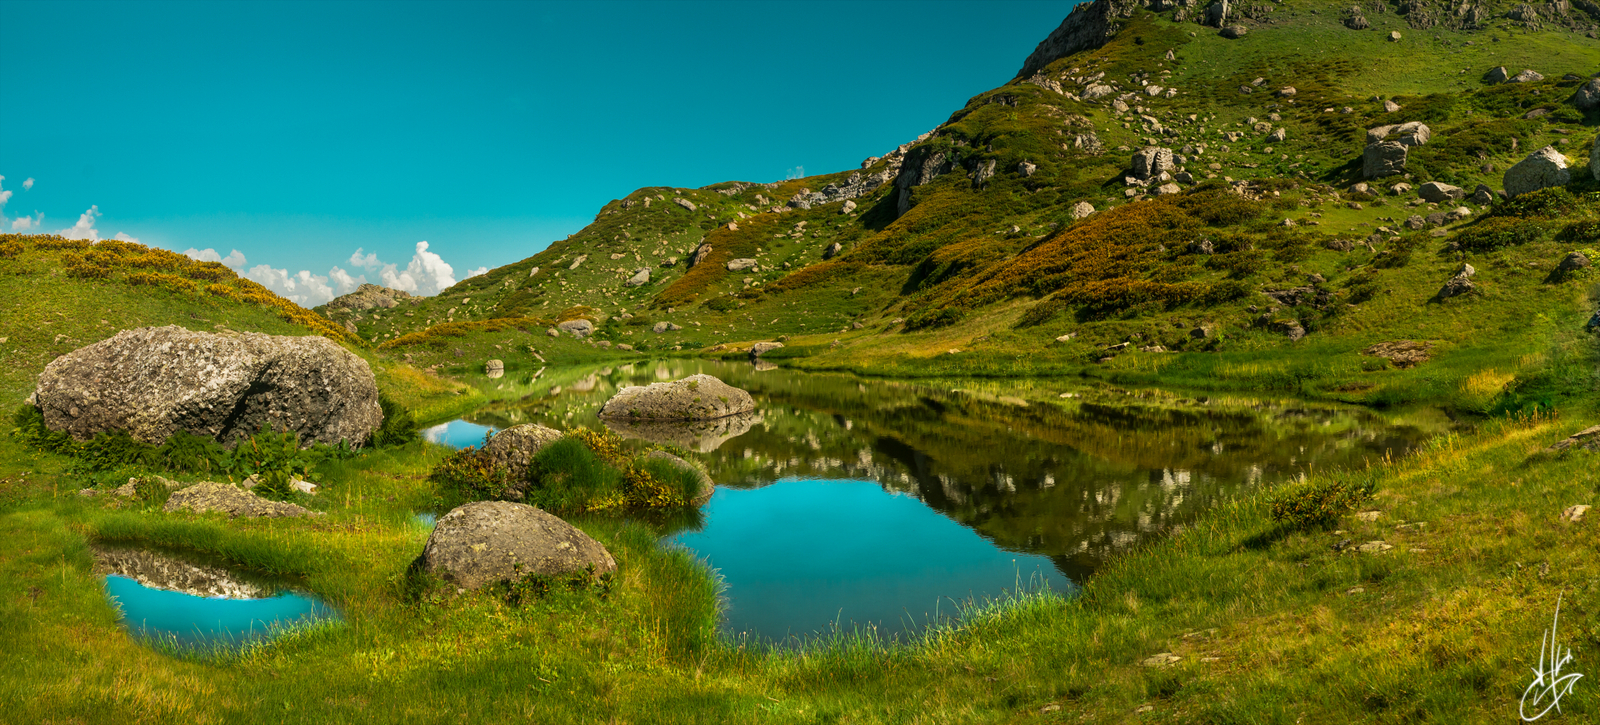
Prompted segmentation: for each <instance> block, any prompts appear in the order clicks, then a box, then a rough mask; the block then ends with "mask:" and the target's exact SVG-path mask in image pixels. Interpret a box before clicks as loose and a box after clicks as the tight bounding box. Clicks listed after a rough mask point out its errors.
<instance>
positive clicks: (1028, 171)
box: [1017, 161, 1039, 176]
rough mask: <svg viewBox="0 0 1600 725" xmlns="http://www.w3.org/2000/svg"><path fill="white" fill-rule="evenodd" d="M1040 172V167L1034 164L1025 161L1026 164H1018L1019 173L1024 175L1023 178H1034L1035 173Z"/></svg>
mask: <svg viewBox="0 0 1600 725" xmlns="http://www.w3.org/2000/svg"><path fill="white" fill-rule="evenodd" d="M1038 170H1039V167H1038V166H1036V165H1034V164H1031V163H1028V162H1026V161H1024V162H1022V163H1020V164H1017V173H1019V174H1022V175H1023V176H1033V172H1035V171H1038Z"/></svg>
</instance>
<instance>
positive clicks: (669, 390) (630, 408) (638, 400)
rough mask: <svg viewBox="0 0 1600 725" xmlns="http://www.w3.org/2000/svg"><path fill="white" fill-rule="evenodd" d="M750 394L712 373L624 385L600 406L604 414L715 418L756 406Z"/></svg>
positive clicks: (626, 417) (633, 417)
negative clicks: (644, 383)
mask: <svg viewBox="0 0 1600 725" xmlns="http://www.w3.org/2000/svg"><path fill="white" fill-rule="evenodd" d="M755 407H756V404H755V401H754V400H752V399H751V398H750V394H749V393H747V392H745V391H743V390H740V389H738V388H735V387H733V386H732V385H729V384H727V383H724V382H722V381H721V380H718V379H717V378H715V377H712V376H710V375H704V374H701V375H690V376H689V377H687V378H684V379H682V380H674V381H672V382H669V383H651V384H649V385H647V386H638V385H634V386H629V387H626V388H623V389H622V390H621V391H619V392H618V393H617V394H616V395H615V396H613V397H612V398H611V399H610V400H608V401H606V404H605V407H603V408H601V409H600V417H601V418H614V419H622V420H711V419H714V418H725V417H727V416H730V415H737V414H739V413H748V412H750V411H753V410H755Z"/></svg>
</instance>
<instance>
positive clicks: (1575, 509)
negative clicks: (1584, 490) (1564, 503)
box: [1561, 504, 1589, 524]
mask: <svg viewBox="0 0 1600 725" xmlns="http://www.w3.org/2000/svg"><path fill="white" fill-rule="evenodd" d="M1588 512H1589V506H1587V505H1585V504H1577V505H1575V506H1568V507H1567V509H1566V510H1565V511H1562V512H1561V520H1562V521H1565V522H1567V523H1569V524H1575V523H1578V522H1579V521H1582V520H1583V515H1584V514H1586V513H1588Z"/></svg>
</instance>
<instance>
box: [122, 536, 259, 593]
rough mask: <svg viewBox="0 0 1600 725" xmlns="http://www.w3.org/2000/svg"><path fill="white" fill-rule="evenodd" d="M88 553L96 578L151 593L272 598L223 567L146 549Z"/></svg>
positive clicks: (256, 586)
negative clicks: (113, 578) (108, 577)
mask: <svg viewBox="0 0 1600 725" xmlns="http://www.w3.org/2000/svg"><path fill="white" fill-rule="evenodd" d="M90 551H91V552H92V553H93V554H94V571H95V573H96V574H116V575H118V576H125V577H128V578H129V579H132V580H134V581H137V582H139V583H140V584H143V585H145V586H147V587H150V588H153V589H166V590H168V591H174V592H183V593H185V594H193V595H195V596H197V597H223V598H226V599H260V598H262V597H266V596H270V595H271V594H272V592H271V591H269V590H267V589H266V588H264V587H261V586H258V585H256V584H252V583H250V582H246V581H241V580H239V579H237V578H235V577H234V576H233V575H232V574H230V573H228V570H226V569H223V568H222V567H218V566H207V565H204V564H194V563H191V562H187V561H184V560H182V559H178V558H174V557H171V556H167V555H165V554H161V553H158V552H154V551H150V550H148V549H127V548H92V549H91V550H90Z"/></svg>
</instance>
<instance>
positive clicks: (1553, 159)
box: [1503, 146, 1572, 196]
mask: <svg viewBox="0 0 1600 725" xmlns="http://www.w3.org/2000/svg"><path fill="white" fill-rule="evenodd" d="M1571 180H1572V174H1571V172H1569V171H1567V157H1565V156H1563V155H1561V152H1560V151H1557V150H1556V147H1554V146H1546V147H1544V148H1542V149H1539V150H1538V151H1535V152H1533V153H1531V154H1528V158H1525V159H1523V160H1521V161H1519V162H1517V165H1516V166H1513V167H1511V168H1509V169H1506V175H1505V178H1504V182H1503V183H1504V185H1505V188H1506V195H1507V196H1521V195H1522V194H1526V193H1528V192H1531V191H1538V190H1540V189H1548V188H1550V187H1552V186H1566V185H1567V182H1569V181H1571Z"/></svg>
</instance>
